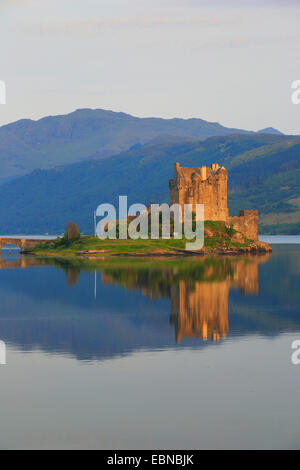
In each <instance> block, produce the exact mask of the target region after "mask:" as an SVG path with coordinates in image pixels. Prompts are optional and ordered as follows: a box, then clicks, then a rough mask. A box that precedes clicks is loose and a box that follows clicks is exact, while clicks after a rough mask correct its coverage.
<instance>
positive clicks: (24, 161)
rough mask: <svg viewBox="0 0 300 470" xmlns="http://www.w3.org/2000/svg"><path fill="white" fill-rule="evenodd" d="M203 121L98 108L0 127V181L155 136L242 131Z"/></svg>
mask: <svg viewBox="0 0 300 470" xmlns="http://www.w3.org/2000/svg"><path fill="white" fill-rule="evenodd" d="M246 132H247V131H243V130H239V129H229V128H227V127H224V126H221V125H220V124H218V123H215V122H207V121H204V120H203V119H160V118H137V117H134V116H130V115H129V114H125V113H116V112H113V111H105V110H103V109H95V110H92V109H79V110H77V111H74V112H72V113H70V114H67V115H61V116H49V117H45V118H43V119H40V120H38V121H32V120H30V119H22V120H20V121H17V122H14V123H12V124H8V125H5V126H2V127H0V165H1V176H0V183H3V182H5V181H7V180H8V179H12V178H13V177H16V176H20V175H25V174H27V173H30V172H31V171H33V170H35V169H36V168H40V169H47V168H53V167H55V166H57V165H66V164H71V163H74V162H78V161H84V160H86V159H87V158H89V159H91V158H107V157H109V156H111V155H115V154H119V153H120V152H122V151H124V150H128V149H129V148H131V147H133V146H136V145H143V144H145V143H146V142H149V141H151V140H153V139H154V138H156V137H158V136H160V135H169V136H171V135H173V136H179V137H180V136H182V137H185V138H187V137H191V138H193V137H196V138H197V139H204V138H207V137H211V136H222V135H229V134H232V133H246Z"/></svg>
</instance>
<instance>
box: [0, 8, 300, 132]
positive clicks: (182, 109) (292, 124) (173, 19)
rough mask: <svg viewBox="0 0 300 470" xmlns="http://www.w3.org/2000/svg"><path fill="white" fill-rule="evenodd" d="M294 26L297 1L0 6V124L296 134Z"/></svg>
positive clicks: (299, 31)
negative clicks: (189, 121)
mask: <svg viewBox="0 0 300 470" xmlns="http://www.w3.org/2000/svg"><path fill="white" fill-rule="evenodd" d="M241 5H242V6H241ZM299 24H300V0H231V1H230V0H229V1H227V0H160V1H159V0H0V37H1V46H2V47H1V62H0V80H4V81H5V83H6V87H7V104H6V105H0V124H4V123H8V122H12V121H15V120H17V119H21V118H32V119H38V118H40V117H44V116H47V115H54V114H65V113H69V112H71V111H74V110H75V109H77V108H104V109H111V110H113V111H123V112H127V113H129V114H133V115H136V116H142V117H148V116H155V117H165V118H169V117H183V118H189V117H198V118H202V119H206V120H209V121H217V122H220V123H221V124H223V125H225V126H231V127H239V128H244V129H251V130H257V129H261V128H263V127H267V126H273V127H276V128H278V129H280V130H281V131H283V132H287V133H298V134H300V105H293V104H292V102H291V94H292V90H291V84H292V82H293V81H294V80H300V53H299V52H300V28H299Z"/></svg>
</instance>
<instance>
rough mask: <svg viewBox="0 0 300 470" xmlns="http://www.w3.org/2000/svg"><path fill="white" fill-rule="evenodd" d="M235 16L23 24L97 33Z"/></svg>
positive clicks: (45, 31)
mask: <svg viewBox="0 0 300 470" xmlns="http://www.w3.org/2000/svg"><path fill="white" fill-rule="evenodd" d="M235 22H237V20H235V19H234V18H230V19H229V18H227V19H225V18H222V17H221V16H216V15H215V16H212V15H210V16H201V17H198V18H193V17H188V18H175V17H173V18H172V17H153V18H151V17H135V18H123V17H119V18H89V19H86V20H70V21H51V22H50V21H47V22H39V23H34V24H26V25H24V26H23V29H25V30H26V31H27V32H35V33H40V34H60V33H62V34H66V33H75V34H77V33H85V34H86V33H90V34H95V33H99V32H103V31H106V30H109V29H113V28H132V27H140V26H143V27H147V26H149V27H155V26H173V25H174V26H217V25H220V24H224V23H230V24H232V23H235Z"/></svg>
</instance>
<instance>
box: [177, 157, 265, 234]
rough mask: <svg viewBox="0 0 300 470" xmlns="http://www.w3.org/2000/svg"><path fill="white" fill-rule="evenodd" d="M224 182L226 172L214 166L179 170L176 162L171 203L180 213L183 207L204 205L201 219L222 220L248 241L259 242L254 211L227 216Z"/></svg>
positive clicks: (225, 180)
mask: <svg viewBox="0 0 300 470" xmlns="http://www.w3.org/2000/svg"><path fill="white" fill-rule="evenodd" d="M227 182H228V173H227V171H226V170H225V168H224V167H220V165H218V164H217V163H213V164H212V165H210V167H206V166H202V167H181V166H180V165H179V163H175V165H174V179H172V180H170V182H169V186H170V204H171V205H172V204H174V203H177V204H180V205H181V206H182V210H183V207H184V204H192V205H193V206H195V205H196V204H204V220H213V221H223V222H225V224H226V225H227V226H228V227H230V226H233V228H234V229H235V230H237V231H238V232H241V233H242V234H243V235H245V236H246V237H247V238H249V239H250V240H254V241H256V240H258V212H257V211H256V210H241V211H240V215H239V216H238V217H230V216H229V211H228V206H227ZM193 210H194V209H193ZM194 212H196V210H194Z"/></svg>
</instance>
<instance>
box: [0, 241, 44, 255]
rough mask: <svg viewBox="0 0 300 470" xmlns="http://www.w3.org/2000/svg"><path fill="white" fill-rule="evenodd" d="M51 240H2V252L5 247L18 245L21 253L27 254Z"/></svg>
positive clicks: (0, 243) (0, 245)
mask: <svg viewBox="0 0 300 470" xmlns="http://www.w3.org/2000/svg"><path fill="white" fill-rule="evenodd" d="M48 241H49V240H45V239H38V238H9V237H2V238H0V252H1V250H2V248H3V247H4V246H5V245H16V246H18V247H19V248H20V250H21V253H26V251H29V250H30V249H31V248H34V247H35V246H37V245H39V244H40V243H46V242H48Z"/></svg>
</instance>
